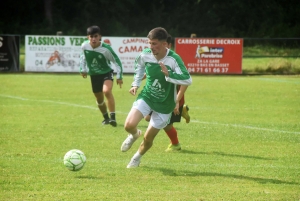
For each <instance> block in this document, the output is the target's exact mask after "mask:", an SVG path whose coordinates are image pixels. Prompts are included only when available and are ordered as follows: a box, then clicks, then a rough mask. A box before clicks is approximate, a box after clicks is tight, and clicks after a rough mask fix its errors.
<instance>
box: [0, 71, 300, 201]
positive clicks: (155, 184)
mask: <svg viewBox="0 0 300 201" xmlns="http://www.w3.org/2000/svg"><path fill="white" fill-rule="evenodd" d="M131 82H132V76H131V75H130V76H129V75H128V76H127V75H125V76H124V85H123V87H122V89H120V88H119V87H118V86H117V85H114V89H113V93H114V96H115V100H116V112H117V116H116V117H117V121H118V127H116V128H114V127H111V126H109V125H108V126H102V125H101V121H102V117H101V114H100V112H99V110H98V108H97V106H96V104H95V100H94V96H93V95H92V93H91V87H90V81H89V79H83V78H81V77H80V76H79V75H74V74H72V75H70V74H41V73H38V74H34V73H24V74H0V84H1V86H3V87H0V111H1V117H2V118H1V121H0V128H1V129H0V146H1V149H0V155H1V157H0V172H1V173H0V184H1V188H0V200H122V201H123V200H161V201H163V200H175V201H176V200H199V201H200V200H288V201H289V200H290V201H292V200H298V199H299V197H300V193H299V192H300V177H299V170H300V165H299V161H300V156H299V151H300V150H299V143H300V135H299V134H300V124H299V119H300V116H299V114H300V110H299V101H300V99H299V90H300V79H299V76H193V84H192V85H191V86H190V87H189V88H188V90H187V92H186V97H185V98H186V103H187V104H188V105H189V107H190V116H191V122H190V123H189V124H186V123H185V122H184V121H183V122H181V123H177V124H175V127H176V128H177V131H178V135H179V140H180V142H181V145H182V151H180V152H178V153H166V152H164V150H165V149H166V148H167V145H168V144H169V139H168V138H167V136H166V134H165V133H164V132H163V131H160V133H159V134H158V136H157V137H156V139H155V141H154V145H153V147H152V148H151V149H150V150H149V152H147V153H146V155H144V156H143V158H142V162H141V165H140V167H139V168H137V169H126V165H127V163H128V162H129V160H130V158H131V157H132V155H133V154H134V153H135V152H136V151H137V148H138V146H139V144H140V142H141V140H142V139H141V138H140V139H139V140H138V141H137V142H136V143H135V144H134V145H133V147H132V148H131V149H130V150H129V151H128V152H126V153H123V152H121V151H120V146H121V144H122V142H123V140H124V139H125V138H126V136H127V133H126V132H125V131H124V128H123V126H124V121H125V118H126V116H127V114H128V112H129V110H130V108H131V105H132V103H133V101H134V99H135V97H134V96H131V95H130V94H129V93H128V89H129V87H130V84H131ZM139 128H141V129H142V130H143V131H145V129H146V128H147V122H145V121H142V122H141V124H140V126H139ZM74 148H76V149H80V150H82V151H83V152H84V153H85V155H86V156H87V162H86V164H85V167H84V168H83V169H82V170H81V171H79V172H71V171H69V170H67V168H66V167H65V166H64V164H63V156H64V154H65V153H66V152H67V151H69V150H70V149H74Z"/></svg>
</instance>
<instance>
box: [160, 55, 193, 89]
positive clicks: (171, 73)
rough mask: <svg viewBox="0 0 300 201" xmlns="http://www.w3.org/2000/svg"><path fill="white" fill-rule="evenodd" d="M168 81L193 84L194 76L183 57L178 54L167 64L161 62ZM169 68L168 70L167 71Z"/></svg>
mask: <svg viewBox="0 0 300 201" xmlns="http://www.w3.org/2000/svg"><path fill="white" fill-rule="evenodd" d="M160 65H161V68H162V72H163V73H164V74H165V76H166V81H168V82H171V83H174V84H177V85H187V86H188V85H191V84H192V77H191V75H190V73H189V72H188V70H187V69H186V67H185V65H184V63H183V61H182V59H181V58H180V57H179V56H178V55H177V56H174V57H173V59H171V60H169V61H168V62H167V63H165V64H160ZM166 69H167V71H166Z"/></svg>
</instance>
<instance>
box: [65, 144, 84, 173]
mask: <svg viewBox="0 0 300 201" xmlns="http://www.w3.org/2000/svg"><path fill="white" fill-rule="evenodd" d="M85 162H86V157H85V155H84V153H83V152H82V151H80V150H78V149H72V150H70V151H68V152H67V153H66V154H65V156H64V165H65V166H66V167H67V168H68V170H70V171H79V170H81V169H82V168H83V166H84V164H85Z"/></svg>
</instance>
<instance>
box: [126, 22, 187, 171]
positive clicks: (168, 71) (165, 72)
mask: <svg viewBox="0 0 300 201" xmlns="http://www.w3.org/2000/svg"><path fill="white" fill-rule="evenodd" d="M147 37H148V40H149V45H150V48H146V49H144V50H143V51H142V52H141V53H140V55H139V56H138V57H137V58H136V60H135V76H134V81H133V83H132V85H131V86H132V87H131V89H130V90H129V92H130V93H131V94H132V95H136V92H137V90H138V88H139V86H140V84H141V81H142V79H143V76H144V73H146V85H145V87H144V88H143V89H142V91H141V92H140V93H139V95H138V97H137V99H136V101H135V102H134V103H133V106H132V108H131V110H130V112H129V114H128V116H127V118H126V121H125V124H124V128H125V130H126V131H127V132H128V133H129V135H128V137H127V138H126V139H125V141H124V142H123V143H122V146H121V151H123V152H125V151H128V150H129V149H130V148H131V146H132V144H133V143H134V142H135V141H136V139H137V138H138V137H139V136H141V130H138V129H137V126H138V124H139V122H140V121H141V120H142V119H143V118H144V116H146V115H148V114H150V112H152V115H151V119H150V122H149V125H148V128H147V130H146V132H145V134H144V139H143V141H142V143H141V145H140V147H139V149H138V151H137V152H136V153H135V154H134V156H133V157H132V158H131V160H130V162H129V164H128V165H127V168H134V167H138V166H139V164H140V160H141V157H142V156H143V155H144V154H145V153H146V152H147V151H148V150H149V149H150V148H151V146H152V144H153V140H154V138H155V136H156V135H157V134H158V132H159V130H160V129H162V128H164V127H166V126H167V124H168V123H169V119H170V117H171V113H172V112H173V111H174V108H177V109H175V114H179V111H178V109H179V100H180V99H181V98H182V96H183V94H184V92H185V89H184V88H183V87H181V88H180V90H179V92H178V93H177V91H176V85H182V86H188V85H190V84H191V83H192V79H191V76H190V74H189V72H188V71H187V69H186V67H185V66H184V63H183V61H182V59H181V58H180V56H179V55H178V54H176V53H175V52H174V51H172V50H170V49H168V48H167V47H166V46H167V38H168V32H167V31H166V30H165V29H164V28H161V27H158V28H154V29H152V30H151V31H150V32H149V34H148V36H147Z"/></svg>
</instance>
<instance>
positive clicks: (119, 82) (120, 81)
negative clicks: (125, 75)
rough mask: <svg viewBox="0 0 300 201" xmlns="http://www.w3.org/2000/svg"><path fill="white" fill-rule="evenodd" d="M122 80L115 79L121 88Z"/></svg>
mask: <svg viewBox="0 0 300 201" xmlns="http://www.w3.org/2000/svg"><path fill="white" fill-rule="evenodd" d="M122 84H123V80H121V79H117V85H120V88H122Z"/></svg>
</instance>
